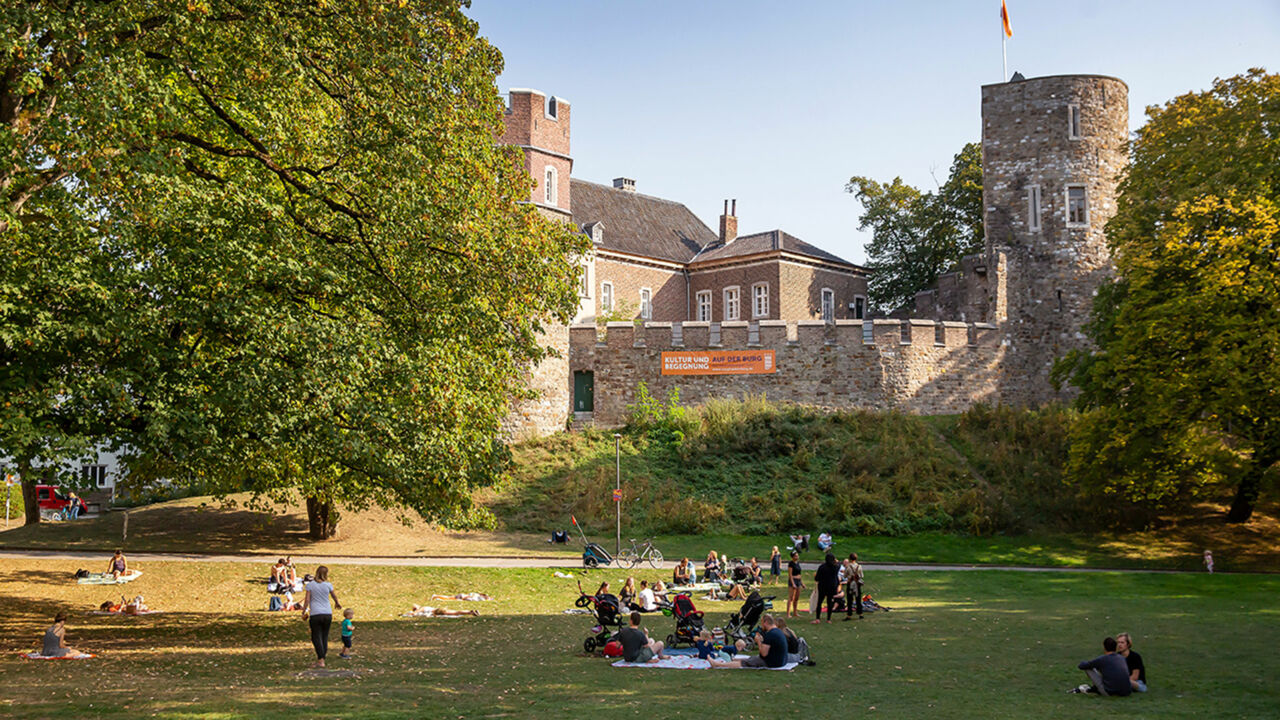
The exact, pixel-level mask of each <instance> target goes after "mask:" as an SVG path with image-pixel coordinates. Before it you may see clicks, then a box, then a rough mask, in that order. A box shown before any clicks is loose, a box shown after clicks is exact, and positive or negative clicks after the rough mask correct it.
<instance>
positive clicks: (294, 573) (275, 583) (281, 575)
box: [267, 556, 302, 593]
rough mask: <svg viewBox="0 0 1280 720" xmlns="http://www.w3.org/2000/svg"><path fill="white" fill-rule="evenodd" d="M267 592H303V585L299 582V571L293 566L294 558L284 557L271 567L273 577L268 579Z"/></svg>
mask: <svg viewBox="0 0 1280 720" xmlns="http://www.w3.org/2000/svg"><path fill="white" fill-rule="evenodd" d="M267 591H268V592H273V593H286V592H302V583H301V582H299V581H298V569H297V568H296V567H294V566H293V557H292V556H290V557H282V558H280V559H279V560H276V564H275V565H272V566H271V577H269V578H268V579H267Z"/></svg>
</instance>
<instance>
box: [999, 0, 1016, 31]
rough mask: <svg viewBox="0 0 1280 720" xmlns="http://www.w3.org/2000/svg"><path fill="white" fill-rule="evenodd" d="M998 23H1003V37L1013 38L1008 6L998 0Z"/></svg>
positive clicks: (1001, 0)
mask: <svg viewBox="0 0 1280 720" xmlns="http://www.w3.org/2000/svg"><path fill="white" fill-rule="evenodd" d="M1000 22H1002V23H1004V35H1005V37H1013V26H1012V25H1010V24H1009V6H1008V5H1006V4H1005V0H1000Z"/></svg>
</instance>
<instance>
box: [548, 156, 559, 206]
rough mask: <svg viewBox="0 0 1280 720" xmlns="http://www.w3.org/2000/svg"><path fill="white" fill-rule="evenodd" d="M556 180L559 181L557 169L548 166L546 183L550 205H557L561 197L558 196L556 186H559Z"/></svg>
mask: <svg viewBox="0 0 1280 720" xmlns="http://www.w3.org/2000/svg"><path fill="white" fill-rule="evenodd" d="M556 180H557V177H556V169H555V167H553V166H551V165H548V166H547V182H546V188H545V189H546V191H547V195H546V200H547V204H548V205H555V204H556V198H558V197H559V194H557V192H556V184H557V183H556Z"/></svg>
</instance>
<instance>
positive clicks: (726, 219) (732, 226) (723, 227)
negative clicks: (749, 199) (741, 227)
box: [720, 198, 738, 245]
mask: <svg viewBox="0 0 1280 720" xmlns="http://www.w3.org/2000/svg"><path fill="white" fill-rule="evenodd" d="M736 237H738V201H737V199H736V198H735V199H734V201H733V210H730V209H729V201H728V200H725V201H724V214H723V215H721V216H720V242H722V243H724V244H725V245H728V244H729V243H731V242H733V240H734V238H736Z"/></svg>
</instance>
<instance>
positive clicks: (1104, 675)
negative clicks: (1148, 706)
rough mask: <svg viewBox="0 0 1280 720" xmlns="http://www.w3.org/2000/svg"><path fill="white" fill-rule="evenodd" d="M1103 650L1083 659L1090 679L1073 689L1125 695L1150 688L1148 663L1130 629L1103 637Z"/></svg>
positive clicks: (1082, 666)
mask: <svg viewBox="0 0 1280 720" xmlns="http://www.w3.org/2000/svg"><path fill="white" fill-rule="evenodd" d="M1102 650H1103V653H1102V654H1101V655H1099V656H1098V657H1096V658H1094V659H1092V660H1084V661H1081V663H1080V665H1079V666H1078V667H1079V668H1080V669H1081V670H1083V671H1084V673H1085V675H1087V676H1088V677H1089V682H1087V683H1085V684H1083V685H1080V686H1079V687H1076V688H1073V689H1072V690H1071V692H1073V693H1091V694H1095V695H1115V696H1118V697H1125V696H1126V695H1130V694H1132V693H1136V692H1146V691H1147V666H1146V664H1145V663H1143V662H1142V656H1141V655H1139V654H1138V653H1137V652H1134V650H1133V638H1132V637H1131V636H1130V635H1129V633H1127V632H1126V633H1120V634H1119V635H1117V636H1116V637H1114V638H1106V639H1105V640H1103V641H1102Z"/></svg>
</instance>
